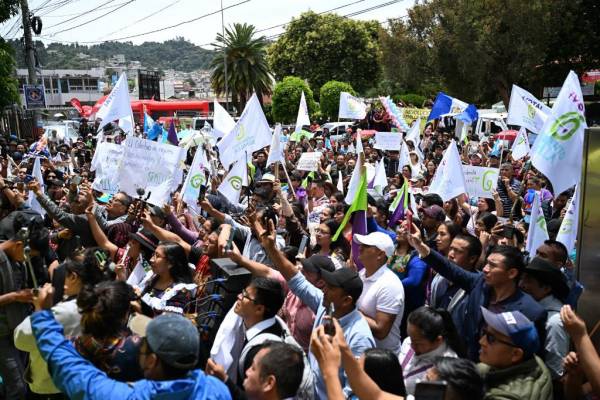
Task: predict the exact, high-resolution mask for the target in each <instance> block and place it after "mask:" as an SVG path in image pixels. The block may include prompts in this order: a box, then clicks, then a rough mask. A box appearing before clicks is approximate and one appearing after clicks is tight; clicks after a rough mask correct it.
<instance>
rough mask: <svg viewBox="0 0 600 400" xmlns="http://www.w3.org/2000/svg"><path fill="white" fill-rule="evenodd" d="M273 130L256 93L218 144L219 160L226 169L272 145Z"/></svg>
mask: <svg viewBox="0 0 600 400" xmlns="http://www.w3.org/2000/svg"><path fill="white" fill-rule="evenodd" d="M272 136H273V135H272V134H271V128H269V124H268V123H267V119H266V118H265V114H264V112H263V110H262V107H261V105H260V102H259V101H258V97H256V93H255V94H253V95H252V97H251V98H250V100H248V103H247V104H246V108H244V112H243V113H242V116H241V117H240V119H239V120H238V122H237V124H236V125H235V127H234V128H233V129H232V130H231V132H229V133H228V134H226V135H225V136H223V139H221V141H220V142H219V143H217V147H218V148H219V158H220V159H221V163H222V164H223V165H224V166H225V168H229V166H230V165H231V164H233V163H234V162H236V161H237V160H239V159H240V158H241V157H244V153H248V154H249V156H250V155H251V154H250V153H252V152H254V151H256V150H260V149H262V148H263V147H267V146H269V145H270V144H271V138H272Z"/></svg>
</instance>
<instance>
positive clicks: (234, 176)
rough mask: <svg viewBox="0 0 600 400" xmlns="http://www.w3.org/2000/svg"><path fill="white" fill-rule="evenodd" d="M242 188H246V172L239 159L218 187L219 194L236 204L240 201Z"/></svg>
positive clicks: (243, 162) (244, 165) (242, 160)
mask: <svg viewBox="0 0 600 400" xmlns="http://www.w3.org/2000/svg"><path fill="white" fill-rule="evenodd" d="M243 186H248V171H247V167H246V163H245V161H244V159H239V160H238V161H237V162H236V163H235V164H233V168H231V171H229V173H228V174H227V176H226V177H225V179H223V182H221V184H220V185H219V192H221V194H223V196H225V197H226V198H227V199H228V200H229V201H230V202H232V203H234V204H236V203H239V201H240V194H241V193H242V187H243Z"/></svg>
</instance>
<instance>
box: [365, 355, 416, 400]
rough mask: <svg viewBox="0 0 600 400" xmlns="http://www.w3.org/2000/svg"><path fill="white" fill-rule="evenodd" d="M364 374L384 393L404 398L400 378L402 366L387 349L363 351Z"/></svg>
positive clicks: (402, 380)
mask: <svg viewBox="0 0 600 400" xmlns="http://www.w3.org/2000/svg"><path fill="white" fill-rule="evenodd" d="M364 370H365V372H366V373H367V375H369V377H370V378H371V379H373V381H374V382H375V383H376V384H377V386H379V388H380V389H381V390H383V391H384V392H389V393H392V394H395V395H397V396H406V387H405V386H404V379H401V378H399V377H402V366H401V365H400V362H399V361H398V356H397V355H396V354H394V352H393V351H391V350H387V349H367V350H366V351H365V367H364Z"/></svg>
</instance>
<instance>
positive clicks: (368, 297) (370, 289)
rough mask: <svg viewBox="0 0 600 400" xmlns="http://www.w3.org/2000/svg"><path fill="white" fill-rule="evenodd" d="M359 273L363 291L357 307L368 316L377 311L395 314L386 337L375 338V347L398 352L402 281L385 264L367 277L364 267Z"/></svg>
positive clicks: (401, 310)
mask: <svg viewBox="0 0 600 400" xmlns="http://www.w3.org/2000/svg"><path fill="white" fill-rule="evenodd" d="M359 275H360V279H361V280H362V281H363V291H362V294H361V295H360V298H359V299H358V302H357V304H356V305H357V307H358V309H359V310H360V311H361V312H362V313H363V314H365V315H366V316H368V317H370V318H375V314H376V313H377V311H381V312H384V313H388V314H395V315H396V319H395V320H394V324H393V325H392V329H391V330H390V332H389V333H388V335H387V337H386V338H385V339H383V340H378V339H375V344H376V347H377V348H380V349H389V350H391V351H393V352H394V353H395V354H398V353H399V352H400V345H401V337H400V323H401V322H402V314H403V313H404V287H403V286H402V281H400V278H398V276H397V275H396V274H395V273H393V272H392V271H391V270H390V269H389V268H388V267H387V265H385V264H384V265H382V266H381V268H379V269H378V270H377V271H376V272H375V273H374V274H373V275H371V276H369V277H368V278H367V277H366V270H364V269H363V270H362V271H360V272H359Z"/></svg>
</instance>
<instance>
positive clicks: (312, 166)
mask: <svg viewBox="0 0 600 400" xmlns="http://www.w3.org/2000/svg"><path fill="white" fill-rule="evenodd" d="M319 160H321V153H319V152H318V151H313V152H309V153H302V155H301V156H300V160H298V166H296V169H298V170H300V171H318V170H319Z"/></svg>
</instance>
